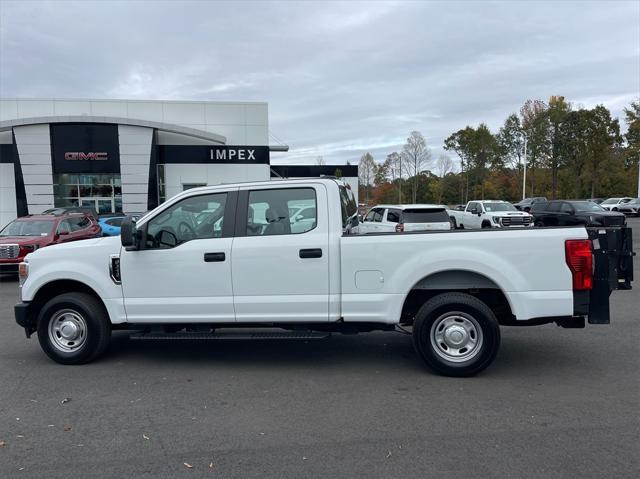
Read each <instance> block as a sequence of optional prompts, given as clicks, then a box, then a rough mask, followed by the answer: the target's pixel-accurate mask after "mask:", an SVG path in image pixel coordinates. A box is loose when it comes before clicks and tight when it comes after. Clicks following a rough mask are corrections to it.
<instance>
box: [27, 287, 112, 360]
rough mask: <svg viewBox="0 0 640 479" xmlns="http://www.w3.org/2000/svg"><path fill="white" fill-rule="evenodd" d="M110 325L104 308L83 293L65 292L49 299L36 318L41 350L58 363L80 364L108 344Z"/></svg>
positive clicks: (96, 300) (98, 354) (99, 352)
mask: <svg viewBox="0 0 640 479" xmlns="http://www.w3.org/2000/svg"><path fill="white" fill-rule="evenodd" d="M110 336H111V323H110V321H109V317H108V315H107V312H106V310H105V308H104V305H103V304H102V303H101V302H100V301H99V300H98V299H96V298H95V297H93V296H91V295H89V294H86V293H65V294H61V295H59V296H56V297H55V298H52V299H51V300H49V301H48V302H47V303H46V304H45V305H44V307H43V308H42V310H41V312H40V315H39V317H38V340H39V341H40V346H41V347H42V349H43V351H44V352H45V353H46V354H47V356H49V357H50V358H51V359H53V360H54V361H56V362H58V363H61V364H83V363H88V362H89V361H92V360H94V359H95V358H97V357H98V356H100V355H101V354H102V353H103V352H104V351H105V349H106V348H107V346H108V345H109V338H110Z"/></svg>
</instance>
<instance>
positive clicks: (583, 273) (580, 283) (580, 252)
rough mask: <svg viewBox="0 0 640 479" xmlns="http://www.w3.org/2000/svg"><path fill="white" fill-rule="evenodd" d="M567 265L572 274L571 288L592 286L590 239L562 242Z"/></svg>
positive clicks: (583, 288) (581, 288)
mask: <svg viewBox="0 0 640 479" xmlns="http://www.w3.org/2000/svg"><path fill="white" fill-rule="evenodd" d="M564 251H565V258H566V260H567V266H569V269H570V270H571V275H572V276H573V289H574V290H585V289H591V288H592V287H593V252H592V248H591V240H566V241H565V242H564Z"/></svg>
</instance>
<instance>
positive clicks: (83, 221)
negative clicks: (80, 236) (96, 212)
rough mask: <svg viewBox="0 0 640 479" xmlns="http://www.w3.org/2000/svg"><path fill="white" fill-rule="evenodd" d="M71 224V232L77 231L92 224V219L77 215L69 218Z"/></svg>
mask: <svg viewBox="0 0 640 479" xmlns="http://www.w3.org/2000/svg"><path fill="white" fill-rule="evenodd" d="M69 224H70V225H71V232H76V231H80V230H83V229H86V228H88V227H89V226H91V220H90V219H89V218H87V217H86V216H77V217H75V218H69Z"/></svg>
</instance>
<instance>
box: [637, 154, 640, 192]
mask: <svg viewBox="0 0 640 479" xmlns="http://www.w3.org/2000/svg"><path fill="white" fill-rule="evenodd" d="M637 198H640V153H638V196H637Z"/></svg>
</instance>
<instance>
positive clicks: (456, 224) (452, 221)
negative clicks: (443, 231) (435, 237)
mask: <svg viewBox="0 0 640 479" xmlns="http://www.w3.org/2000/svg"><path fill="white" fill-rule="evenodd" d="M449 219H450V220H451V229H453V230H457V229H458V222H457V221H456V219H455V218H454V217H453V216H450V217H449Z"/></svg>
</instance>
